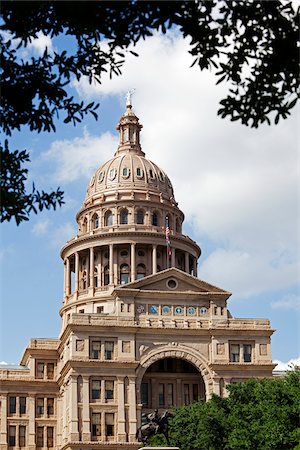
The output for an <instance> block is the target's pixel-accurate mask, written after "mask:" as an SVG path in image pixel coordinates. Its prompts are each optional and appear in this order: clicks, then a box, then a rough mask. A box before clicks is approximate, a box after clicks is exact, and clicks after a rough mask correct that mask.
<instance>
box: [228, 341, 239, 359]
mask: <svg viewBox="0 0 300 450" xmlns="http://www.w3.org/2000/svg"><path fill="white" fill-rule="evenodd" d="M230 348H231V361H232V362H240V346H239V344H231V347H230Z"/></svg>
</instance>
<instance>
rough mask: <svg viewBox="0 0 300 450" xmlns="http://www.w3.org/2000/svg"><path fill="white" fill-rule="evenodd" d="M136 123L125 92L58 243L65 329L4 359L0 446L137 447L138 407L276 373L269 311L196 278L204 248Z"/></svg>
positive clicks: (165, 405)
mask: <svg viewBox="0 0 300 450" xmlns="http://www.w3.org/2000/svg"><path fill="white" fill-rule="evenodd" d="M141 129H142V125H141V124H140V122H139V119H138V117H137V116H136V115H135V113H134V111H133V108H132V104H131V100H130V97H129V98H127V104H126V111H125V112H124V114H123V115H122V117H121V119H120V121H119V123H118V125H117V130H118V132H119V135H120V140H119V145H118V148H117V149H116V152H115V154H114V155H113V157H112V159H110V160H109V161H107V162H105V163H104V164H103V165H102V166H101V167H99V169H98V170H96V172H95V174H93V175H92V177H91V179H90V182H89V184H88V187H87V192H86V197H85V199H84V202H83V205H82V208H81V209H80V211H79V212H78V214H77V216H76V221H77V225H78V232H77V236H75V237H73V238H72V239H70V240H69V241H68V242H67V243H66V244H65V245H64V247H63V248H62V250H61V258H62V266H63V267H62V270H64V292H63V305H62V308H61V309H60V311H59V313H60V316H61V332H60V335H59V337H58V338H57V339H47V338H45V339H34V338H32V339H31V340H30V342H29V345H28V346H27V348H26V349H25V352H24V354H23V356H22V359H21V362H20V365H19V366H1V368H0V404H1V415H0V450H5V449H9V450H19V449H20V448H22V449H24V450H25V449H28V450H42V449H60V450H75V449H77V450H92V449H95V450H100V449H101V450H104V449H112V450H119V449H124V450H125V449H126V450H136V449H138V448H139V447H140V446H141V444H140V443H139V442H137V440H136V431H137V428H138V427H139V426H140V424H141V415H142V413H147V412H150V411H153V410H154V409H158V410H159V411H160V412H163V411H165V410H166V409H168V410H170V409H172V408H173V407H174V406H180V405H188V404H190V403H192V402H195V401H199V400H208V399H209V398H210V397H211V395H212V394H213V393H215V394H218V395H220V396H221V397H222V396H226V395H227V391H226V386H227V385H228V384H229V383H236V382H241V381H243V380H247V379H249V378H263V377H271V376H272V369H273V368H274V364H273V363H272V357H271V347H270V337H271V335H272V333H273V330H272V329H271V328H270V323H269V321H268V320H267V319H242V318H234V317H232V315H231V314H230V312H229V310H228V306H227V303H228V299H229V297H230V295H231V294H230V292H227V291H226V290H223V289H222V288H220V287H216V286H214V285H212V284H209V283H207V282H205V281H203V280H201V271H200V278H198V259H199V257H200V255H201V249H200V247H199V246H198V245H197V243H196V242H194V241H193V240H192V239H191V238H189V237H188V236H186V235H184V234H183V232H182V225H183V221H184V214H183V212H182V211H181V209H179V207H178V204H177V202H176V200H175V194H174V191H173V186H172V183H171V180H170V179H169V178H168V176H167V174H166V173H165V172H164V171H163V170H162V169H160V168H159V167H158V166H157V165H156V164H155V163H153V162H152V161H150V160H148V159H146V157H145V153H144V151H143V149H142V147H141V144H140V133H141ZM70 238H71V236H70ZM237 276H238V274H237Z"/></svg>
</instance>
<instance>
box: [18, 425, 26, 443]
mask: <svg viewBox="0 0 300 450" xmlns="http://www.w3.org/2000/svg"><path fill="white" fill-rule="evenodd" d="M25 446H26V427H25V426H24V425H20V427H19V447H25Z"/></svg>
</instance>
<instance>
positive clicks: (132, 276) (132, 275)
mask: <svg viewBox="0 0 300 450" xmlns="http://www.w3.org/2000/svg"><path fill="white" fill-rule="evenodd" d="M130 248H131V257H130V266H131V279H130V281H135V266H136V262H135V243H133V242H132V243H131V246H130Z"/></svg>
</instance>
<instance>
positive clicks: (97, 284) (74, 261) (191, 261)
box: [64, 242, 197, 297]
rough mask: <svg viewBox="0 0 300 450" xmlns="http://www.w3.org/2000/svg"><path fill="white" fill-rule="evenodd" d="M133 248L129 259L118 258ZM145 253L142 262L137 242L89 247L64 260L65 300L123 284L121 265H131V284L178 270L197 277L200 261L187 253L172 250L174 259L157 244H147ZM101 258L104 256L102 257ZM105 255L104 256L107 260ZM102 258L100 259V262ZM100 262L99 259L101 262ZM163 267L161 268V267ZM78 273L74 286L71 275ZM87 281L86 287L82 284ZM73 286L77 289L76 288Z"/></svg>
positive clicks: (129, 276)
mask: <svg viewBox="0 0 300 450" xmlns="http://www.w3.org/2000/svg"><path fill="white" fill-rule="evenodd" d="M125 246H126V247H128V246H130V249H129V250H130V251H129V252H128V256H127V257H125V258H122V260H121V258H120V257H118V255H117V250H118V249H119V250H122V249H124V247H125ZM158 247H160V253H161V255H160V256H159V258H158ZM141 248H143V249H145V248H146V251H145V255H144V258H139V256H138V254H137V244H136V243H135V242H132V243H129V244H113V243H109V244H108V245H104V246H100V247H99V246H98V247H89V248H88V249H85V250H81V251H76V252H75V253H73V254H72V255H70V256H68V257H66V258H65V260H64V296H65V297H68V296H70V295H71V294H72V293H73V292H79V291H82V290H88V289H92V290H94V289H95V288H103V287H107V286H115V285H118V284H122V283H121V281H120V267H121V265H128V271H129V273H128V281H126V282H129V281H135V280H136V279H139V278H142V277H143V276H146V275H151V274H156V273H157V272H158V271H159V270H164V269H167V268H170V267H178V268H180V269H182V270H184V271H185V272H187V273H191V274H193V275H194V276H197V259H196V258H195V257H194V256H192V255H191V254H190V253H189V252H187V251H185V252H184V251H182V250H178V249H175V248H172V254H171V258H170V259H169V258H168V256H167V254H166V247H163V246H158V245H157V244H147V245H143V246H141ZM178 254H180V255H181V256H182V258H183V255H184V263H183V266H179V265H178V264H177V262H176V257H177V256H178ZM83 255H84V259H85V264H84V280H83V274H82V273H83V271H82V258H83ZM99 255H101V256H99ZM103 255H104V256H103ZM98 256H99V258H98ZM97 258H98V259H97ZM159 263H160V264H161V266H159V265H158V264H159ZM139 265H140V266H143V267H145V272H144V273H139V274H138V271H137V266H139ZM72 272H73V273H74V275H75V276H74V283H72V282H71V274H72ZM81 281H83V283H81ZM72 284H73V286H72Z"/></svg>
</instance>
